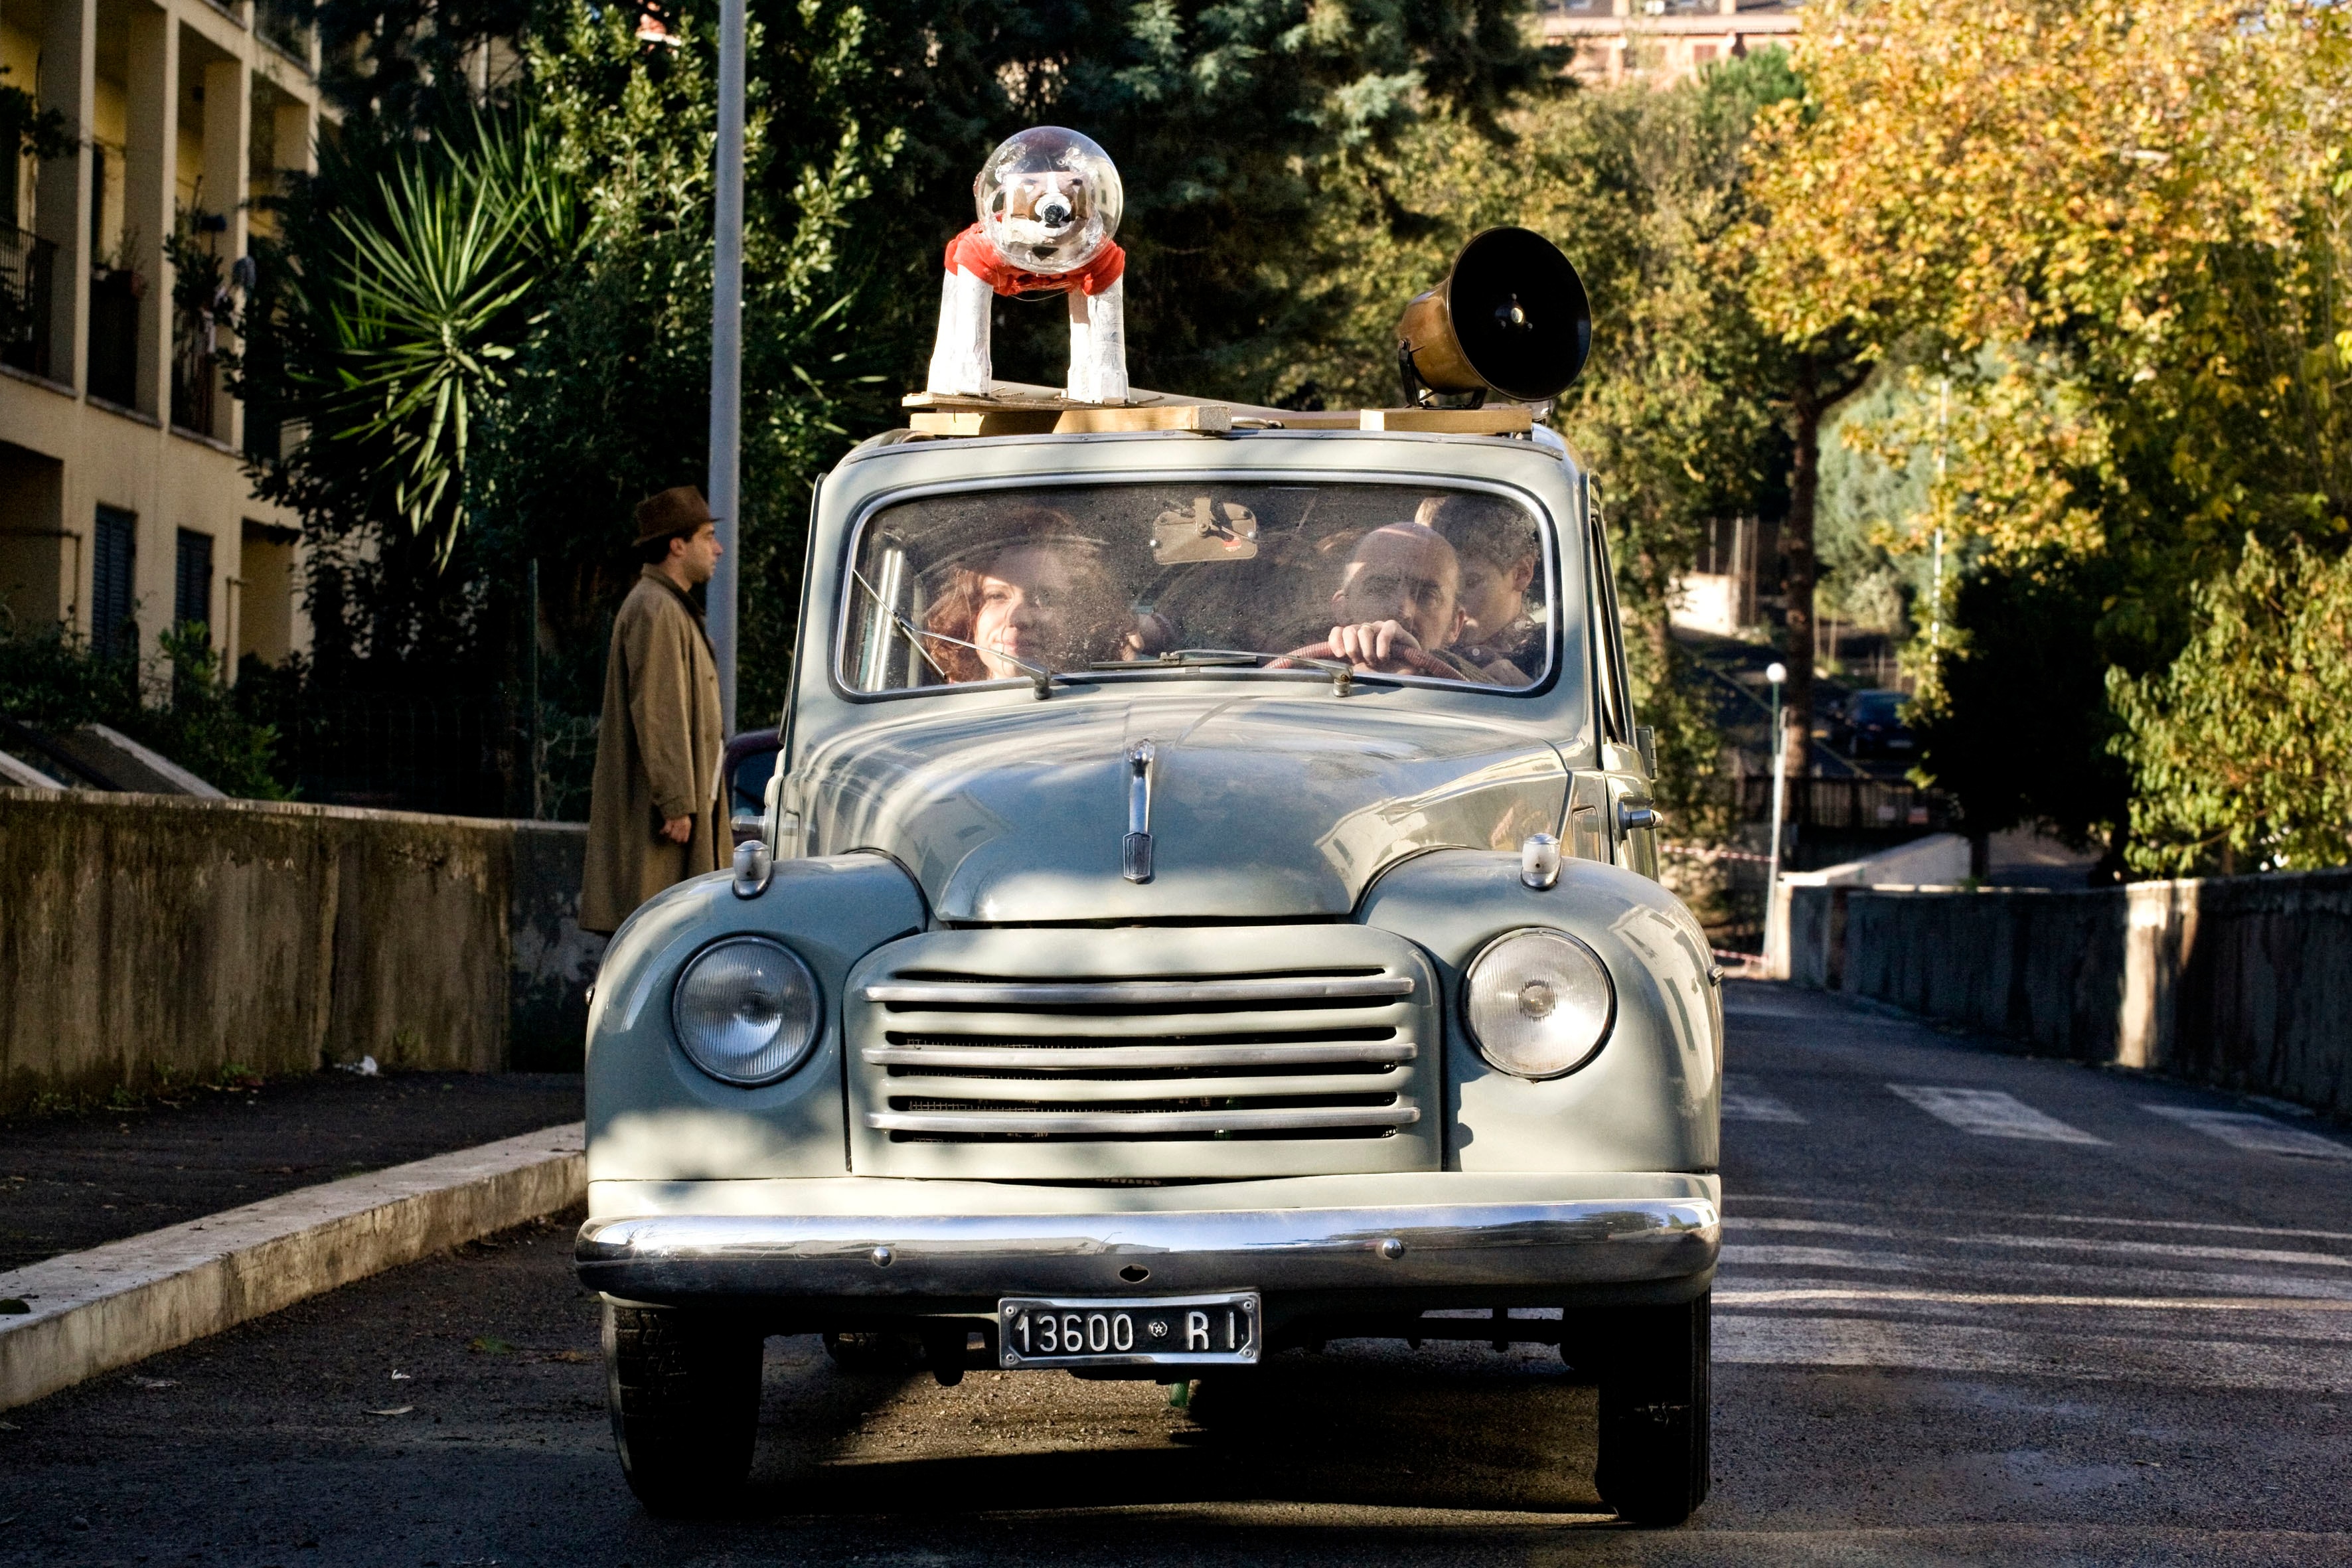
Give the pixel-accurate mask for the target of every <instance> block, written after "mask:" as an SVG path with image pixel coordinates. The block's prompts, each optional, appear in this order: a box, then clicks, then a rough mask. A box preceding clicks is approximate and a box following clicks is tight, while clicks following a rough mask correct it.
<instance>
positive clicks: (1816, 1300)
mask: <svg viewBox="0 0 2352 1568" xmlns="http://www.w3.org/2000/svg"><path fill="white" fill-rule="evenodd" d="M1714 1300H1715V1304H1716V1305H1717V1306H1718V1307H1726V1306H1727V1307H1795V1306H1823V1307H1854V1308H1866V1307H1898V1308H1899V1307H1906V1306H1916V1307H1923V1308H1932V1307H1969V1308H1974V1307H2001V1308H2019V1309H2032V1308H2043V1307H2053V1308H2055V1307H2066V1308H2086V1307H2087V1308H2095V1309H2098V1310H2104V1311H2115V1312H2262V1313H2265V1314H2268V1315H2270V1316H2271V1317H2272V1318H2273V1320H2279V1321H2284V1320H2287V1319H2299V1317H2300V1315H2301V1314H2305V1313H2324V1312H2326V1313H2336V1314H2338V1318H2337V1319H2336V1320H2329V1319H2325V1318H2316V1319H2313V1320H2311V1321H2315V1322H2319V1323H2323V1324H2325V1325H2326V1328H2325V1330H2324V1331H2323V1334H2324V1337H2326V1338H2329V1339H2346V1338H2352V1324H2347V1323H2344V1322H2342V1321H2340V1317H2341V1314H2344V1313H2347V1312H2352V1301H2340V1300H2320V1301H2314V1300H2302V1299H2298V1298H2295V1297H2292V1296H2053V1295H2033V1294H2031V1293H2027V1292H2021V1291H2002V1290H1928V1289H1916V1288H1908V1287H1906V1288H1897V1287H1891V1286H1873V1287H1869V1288H1860V1287H1855V1286H1848V1285H1801V1286H1789V1287H1782V1288H1776V1289H1760V1290H1748V1289H1733V1290H1717V1291H1716V1292H1715V1295H1714Z"/></svg>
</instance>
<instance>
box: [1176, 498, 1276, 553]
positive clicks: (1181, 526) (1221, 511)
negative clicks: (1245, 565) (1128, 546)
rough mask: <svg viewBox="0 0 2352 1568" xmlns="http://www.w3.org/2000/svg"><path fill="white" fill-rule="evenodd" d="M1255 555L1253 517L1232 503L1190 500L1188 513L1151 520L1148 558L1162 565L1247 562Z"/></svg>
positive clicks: (1243, 508) (1255, 520) (1198, 499)
mask: <svg viewBox="0 0 2352 1568" xmlns="http://www.w3.org/2000/svg"><path fill="white" fill-rule="evenodd" d="M1256 554H1257V514H1256V513H1255V512H1254V511H1252V510H1250V509H1249V508H1247V507H1245V506H1236V505H1235V504H1234V503H1233V502H1232V501H1213V500H1210V499H1209V498H1208V497H1207V496H1195V497H1193V498H1192V510H1191V511H1189V512H1183V511H1163V512H1161V513H1160V515H1159V516H1158V517H1155V518H1153V519H1152V520H1151V558H1152V559H1153V560H1154V561H1156V562H1158V563H1160V565H1162V566H1175V565H1180V564H1181V563H1184V562H1187V561H1248V560H1251V559H1253V558H1255V556H1256Z"/></svg>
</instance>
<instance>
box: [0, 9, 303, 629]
mask: <svg viewBox="0 0 2352 1568" xmlns="http://www.w3.org/2000/svg"><path fill="white" fill-rule="evenodd" d="M0 67H5V71H6V74H5V76H0V83H5V84H6V85H8V86H11V87H16V88H21V89H26V90H28V91H31V92H33V93H34V94H35V95H36V97H37V99H38V100H39V101H40V103H41V105H42V106H43V107H44V108H51V109H56V110H60V111H62V112H63V114H64V116H65V118H66V120H67V121H68V124H70V125H71V126H73V127H74V128H75V130H76V133H77V137H78V140H79V146H78V147H77V148H76V150H75V151H74V152H73V153H71V154H70V155H68V156H66V157H63V158H58V159H53V160H50V161H47V162H44V163H36V162H34V161H32V160H29V159H27V160H24V161H22V163H21V164H20V166H19V167H18V168H17V169H16V171H15V174H14V177H13V178H10V177H7V176H6V175H5V173H0V615H5V618H6V621H7V622H8V623H11V624H13V625H14V626H16V627H18V628H30V627H38V626H52V625H55V626H64V627H65V628H66V629H67V630H68V632H70V633H71V634H72V635H74V636H77V637H86V638H89V639H90V641H91V642H92V643H93V644H95V645H97V646H100V647H126V646H129V644H130V641H131V638H132V637H134V636H135V637H137V639H138V641H139V644H140V646H141V647H142V650H143V651H149V652H152V650H153V648H154V647H155V645H156V639H157V637H159V636H160V635H161V633H162V632H163V630H165V629H166V628H168V627H170V626H174V625H180V624H187V623H202V624H203V625H205V626H207V627H208V628H210V633H211V637H212V641H213V645H214V647H215V648H217V649H218V650H220V652H221V653H222V654H223V655H225V656H226V658H227V660H228V662H229V663H230V664H231V665H232V666H233V665H234V664H235V661H236V659H237V658H240V657H241V656H243V655H245V654H247V653H253V654H258V655H259V656H261V657H262V658H264V659H267V660H269V661H271V662H273V663H274V662H277V661H278V660H281V659H283V658H286V656H287V655H288V654H289V653H290V652H292V651H294V650H296V649H298V648H299V647H303V646H305V645H306V644H307V641H308V628H307V626H306V625H305V623H304V619H303V616H302V614H301V610H300V606H299V602H298V598H297V595H296V591H295V590H296V582H295V573H296V566H297V552H298V551H297V535H296V532H295V526H294V525H295V519H294V518H293V517H292V516H291V515H290V514H289V513H286V512H284V511H282V510H278V509H277V508H275V507H270V506H265V505H263V504H261V503H260V502H258V501H257V500H254V499H253V495H252V486H251V482H250V480H249V479H248V478H247V473H246V471H245V464H244V457H245V454H246V453H247V452H248V451H251V452H257V453H262V454H274V453H275V451H276V449H277V447H276V443H277V442H278V439H279V435H280V432H279V429H278V425H277V423H276V422H275V421H274V420H270V419H268V418H266V417H257V416H256V414H255V411H253V410H250V409H247V408H246V407H244V406H243V405H240V404H239V403H238V402H237V401H236V399H234V398H232V397H230V396H229V395H227V392H226V387H225V385H224V383H223V376H222V369H221V365H220V361H219V355H220V353H222V351H223V350H225V349H226V348H228V347H230V346H232V345H231V344H230V343H229V342H228V341H227V334H226V329H225V328H223V327H222V326H220V325H219V324H218V322H217V321H215V320H214V319H213V318H212V317H211V315H210V313H208V312H207V311H206V310H204V308H203V307H204V306H205V304H206V303H207V302H208V301H211V300H216V299H218V298H219V297H220V290H223V289H227V290H231V291H232V294H233V291H234V290H236V289H237V288H239V287H240V285H241V283H242V282H243V281H244V280H245V279H247V278H248V277H249V270H248V269H249V268H250V266H251V263H250V261H249V260H247V259H246V258H247V255H248V242H249V239H250V237H252V235H253V234H254V233H256V232H257V231H266V229H267V227H268V225H269V223H270V221H271V219H270V215H269V214H268V212H267V211H266V210H257V208H256V207H255V206H254V205H253V203H254V199H255V198H256V197H262V196H268V195H272V194H274V193H276V192H277V191H278V190H280V189H281V188H282V187H283V184H284V182H285V180H286V177H287V175H288V174H289V173H294V172H301V171H308V170H309V169H310V168H311V167H313V166H314V160H315V146H316V140H317V134H318V130H319V125H320V100H319V92H318V88H317V85H316V80H317V69H318V45H317V41H316V37H315V36H314V34H313V31H312V28H311V26H310V5H309V0H235V3H229V0H0ZM175 257H176V258H178V259H179V260H180V261H181V262H183V263H184V264H185V265H184V267H175V266H174V265H173V258H175Z"/></svg>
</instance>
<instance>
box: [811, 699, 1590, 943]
mask: <svg viewBox="0 0 2352 1568" xmlns="http://www.w3.org/2000/svg"><path fill="white" fill-rule="evenodd" d="M1407 701H1408V699H1407V696H1406V694H1405V693H1402V692H1380V691H1365V690H1364V689H1361V688H1360V689H1358V694H1357V695H1355V696H1352V697H1349V698H1346V699H1336V698H1331V697H1327V696H1320V695H1319V694H1318V697H1316V698H1307V697H1291V696H1276V695H1271V694H1264V693H1251V694H1249V695H1246V696H1240V697H1192V698H1185V697H1176V696H1161V697H1152V696H1148V695H1146V696H1137V697H1129V696H1125V695H1122V694H1114V693H1112V692H1108V691H1100V690H1097V691H1095V692H1091V693H1087V694H1084V695H1082V696H1071V697H1063V696H1057V697H1056V698H1055V700H1051V701H1047V702H1042V703H1035V704H1032V705H1029V706H1026V707H1024V708H1021V709H1008V708H1004V707H998V706H992V707H990V708H986V709H980V710H974V711H971V712H969V713H957V714H953V715H945V714H941V713H940V711H939V710H937V709H936V708H934V709H931V710H929V711H928V712H925V713H923V714H921V715H919V716H909V717H908V719H906V720H903V721H897V722H895V723H885V724H881V725H874V726H861V727H859V728H858V729H857V730H856V731H852V732H851V733H849V734H846V735H844V736H842V737H840V738H838V739H837V740H835V741H834V742H831V743H830V744H828V745H826V746H824V747H821V748H819V749H818V750H817V751H816V752H814V754H812V755H811V756H810V758H809V759H808V761H807V763H805V764H804V765H803V768H801V769H800V770H799V772H800V774H801V778H800V781H799V784H800V787H799V791H798V793H799V795H800V798H801V800H802V802H803V813H804V816H806V818H807V821H808V826H809V830H810V831H809V842H810V845H811V847H812V848H814V850H815V851H816V852H818V853H821V854H834V853H840V852H844V851H849V850H857V849H872V850H879V851H881V852H882V853H884V854H887V855H890V856H893V857H895V858H897V859H898V861H899V862H900V863H901V864H903V865H904V866H906V867H907V868H908V870H909V871H911V872H912V873H913V874H914V876H915V878H916V879H917V880H919V882H920V883H921V884H922V887H923V891H924V893H925V894H926V896H928V897H929V900H930V902H931V908H932V910H933V912H934V914H935V915H936V916H937V917H938V918H939V919H940V920H942V921H987V922H1006V923H1025V922H1035V921H1101V920H1171V919H1181V920H1216V919H1234V920H1238V919H1250V920H1265V919H1268V918H1280V917H1284V916H1293V917H1314V916H1327V917H1328V916H1340V915H1345V914H1347V913H1348V912H1349V910H1353V909H1354V908H1355V904H1356V899H1357V896H1358V895H1359V894H1360V892H1361V891H1362V890H1363V889H1364V887H1365V885H1366V884H1367V883H1369V882H1370V880H1371V879H1373V877H1375V876H1376V875H1378V874H1379V872H1380V871H1381V868H1384V867H1386V866H1388V865H1390V864H1391V863H1392V862H1394V861H1396V860H1398V859H1401V858H1404V857H1406V856H1409V855H1413V854H1418V853H1420V852H1421V851H1423V850H1425V849H1434V848H1450V847H1459V848H1476V849H1490V848H1503V847H1510V846H1514V845H1517V843H1518V842H1519V840H1520V839H1521V838H1523V837H1526V836H1527V835H1528V834H1530V833H1557V832H1559V827H1560V818H1561V813H1562V810H1563V807H1564V806H1565V804H1566V799H1567V789H1568V772H1567V769H1566V767H1565V765H1564V764H1563V763H1562V762H1561V760H1560V756H1559V752H1557V751H1555V750H1554V749H1553V748H1552V747H1551V746H1550V745H1549V743H1547V742H1545V741H1543V740H1542V739H1541V738H1539V737H1538V736H1536V735H1534V734H1532V733H1531V732H1529V731H1525V730H1515V729H1511V728H1506V727H1500V726H1497V725H1496V724H1495V723H1493V722H1492V721H1490V720H1486V719H1484V718H1472V717H1467V716H1455V715H1451V714H1443V713H1432V712H1430V711H1428V710H1426V709H1417V708H1413V707H1411V706H1408V705H1407ZM1144 740H1149V741H1150V742H1152V744H1153V746H1154V748H1155V751H1156V752H1157V760H1156V762H1155V763H1154V764H1153V768H1152V775H1151V833H1152V839H1153V846H1152V847H1153V875H1152V877H1151V879H1150V881H1149V882H1145V883H1135V882H1129V881H1128V880H1126V879H1124V878H1122V876H1121V875H1120V846H1121V842H1122V840H1123V839H1124V837H1125V836H1126V834H1127V830H1128V776H1129V775H1128V769H1127V763H1126V760H1125V759H1126V753H1127V751H1128V748H1129V746H1130V745H1132V744H1133V743H1135V742H1139V741H1144Z"/></svg>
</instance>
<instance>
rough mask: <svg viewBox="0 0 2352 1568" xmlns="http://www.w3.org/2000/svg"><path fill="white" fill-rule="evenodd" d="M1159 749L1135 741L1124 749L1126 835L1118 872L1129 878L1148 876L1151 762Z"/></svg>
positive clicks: (1138, 879) (1136, 880)
mask: <svg viewBox="0 0 2352 1568" xmlns="http://www.w3.org/2000/svg"><path fill="white" fill-rule="evenodd" d="M1157 755H1159V749H1158V748H1157V747H1155V746H1154V745H1152V743H1151V742H1149V741H1138V742H1136V743H1135V744H1133V745H1132V746H1129V748H1128V749H1127V837H1126V839H1125V840H1124V841H1123V842H1122V843H1121V845H1120V846H1119V875H1121V876H1123V877H1125V878H1126V879H1128V880H1129V881H1130V882H1149V881H1150V880H1151V762H1152V759H1153V758H1154V757H1156V756H1157Z"/></svg>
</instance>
